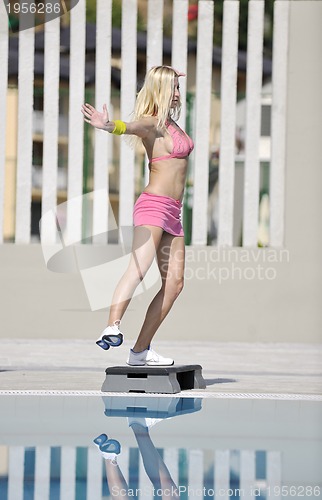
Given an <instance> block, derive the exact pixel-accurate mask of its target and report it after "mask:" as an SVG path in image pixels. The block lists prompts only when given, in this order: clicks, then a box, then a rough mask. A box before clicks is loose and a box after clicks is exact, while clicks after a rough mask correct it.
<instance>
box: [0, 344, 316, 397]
mask: <svg viewBox="0 0 322 500" xmlns="http://www.w3.org/2000/svg"><path fill="white" fill-rule="evenodd" d="M129 347H131V345H130V341H125V342H124V344H123V345H122V346H121V347H119V348H114V349H113V348H111V349H110V350H109V351H107V352H106V351H102V350H101V349H99V348H98V347H96V345H95V344H93V342H92V341H88V340H86V341H85V340H48V339H44V340H36V339H30V340H23V339H3V340H1V354H0V392H1V391H100V389H101V385H102V383H103V381H104V379H105V368H107V366H117V365H124V364H125V360H126V357H127V351H128V349H129ZM154 348H155V350H156V351H159V352H160V353H161V354H163V355H166V356H167V355H168V356H169V355H170V354H171V356H173V357H174V359H175V362H176V364H200V365H201V366H202V367H203V376H204V378H205V380H206V384H207V388H206V389H204V390H202V391H200V390H199V393H200V392H202V393H203V394H204V396H206V397H207V396H209V397H216V395H218V396H220V394H223V393H225V394H226V393H227V394H231V395H233V394H235V395H236V396H238V395H240V396H243V395H247V394H252V395H255V397H256V395H257V396H258V397H261V395H264V396H263V397H265V395H267V397H274V395H276V397H278V395H293V397H297V395H302V396H305V395H307V396H310V395H311V396H312V397H314V396H319V395H321V396H322V363H321V355H322V345H321V344H286V343H283V344H276V343H235V342H234V343H217V342H203V343H200V344H195V343H194V342H191V341H190V342H172V343H171V346H170V345H169V342H164V341H158V342H155V343H154ZM194 391H196V390H194ZM194 391H183V393H182V394H184V393H185V394H187V393H191V392H194Z"/></svg>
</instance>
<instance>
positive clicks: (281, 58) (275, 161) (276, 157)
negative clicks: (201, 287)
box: [270, 0, 290, 246]
mask: <svg viewBox="0 0 322 500" xmlns="http://www.w3.org/2000/svg"><path fill="white" fill-rule="evenodd" d="M289 13H290V2H289V0H275V3H274V36H273V96H272V133H271V140H272V149H271V169H270V245H271V246H282V245H283V243H284V212H285V209H284V207H285V152H286V92H287V58H288V33H289Z"/></svg>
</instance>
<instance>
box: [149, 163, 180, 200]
mask: <svg viewBox="0 0 322 500" xmlns="http://www.w3.org/2000/svg"><path fill="white" fill-rule="evenodd" d="M187 166H188V159H187V158H171V159H166V160H159V161H156V162H153V163H151V164H150V178H149V183H148V184H147V186H146V187H145V188H144V190H143V191H145V192H146V193H151V194H157V195H159V196H169V197H170V198H174V199H175V200H182V198H183V192H184V188H185V181H186V175H187Z"/></svg>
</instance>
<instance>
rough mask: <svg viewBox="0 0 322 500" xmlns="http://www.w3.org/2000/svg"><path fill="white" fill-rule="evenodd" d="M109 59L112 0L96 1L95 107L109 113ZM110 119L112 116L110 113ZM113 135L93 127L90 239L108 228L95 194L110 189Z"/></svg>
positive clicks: (103, 208)
mask: <svg viewBox="0 0 322 500" xmlns="http://www.w3.org/2000/svg"><path fill="white" fill-rule="evenodd" d="M111 60H112V0H97V3H96V58H95V107H96V109H98V110H99V111H102V107H103V104H104V103H106V104H107V110H108V112H109V113H111V106H110V104H111ZM111 119H113V116H111ZM112 140H113V139H112V136H111V135H110V134H109V133H107V132H102V131H101V130H95V145H94V193H93V196H94V197H93V241H94V242H97V241H101V240H102V241H103V242H106V235H103V236H101V235H100V234H99V233H100V232H101V228H105V231H107V229H108V209H109V207H110V204H108V206H105V204H104V203H103V204H101V203H100V200H101V199H102V197H99V196H97V192H98V191H99V190H101V189H104V190H106V192H107V193H108V192H109V177H108V168H109V161H110V159H111V149H112Z"/></svg>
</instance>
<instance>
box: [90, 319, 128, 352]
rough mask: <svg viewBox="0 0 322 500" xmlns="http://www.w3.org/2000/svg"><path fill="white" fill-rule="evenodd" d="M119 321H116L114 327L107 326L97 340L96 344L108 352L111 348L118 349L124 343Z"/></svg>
mask: <svg viewBox="0 0 322 500" xmlns="http://www.w3.org/2000/svg"><path fill="white" fill-rule="evenodd" d="M120 324H121V322H120V321H119V320H117V321H114V323H113V325H109V326H107V327H106V328H105V329H104V330H103V331H102V334H101V336H100V337H99V338H98V339H97V340H96V344H97V345H98V346H99V347H101V348H102V349H104V351H107V350H108V349H109V348H110V347H118V346H120V345H121V344H122V343H123V333H121V332H120V329H119V325H120Z"/></svg>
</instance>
